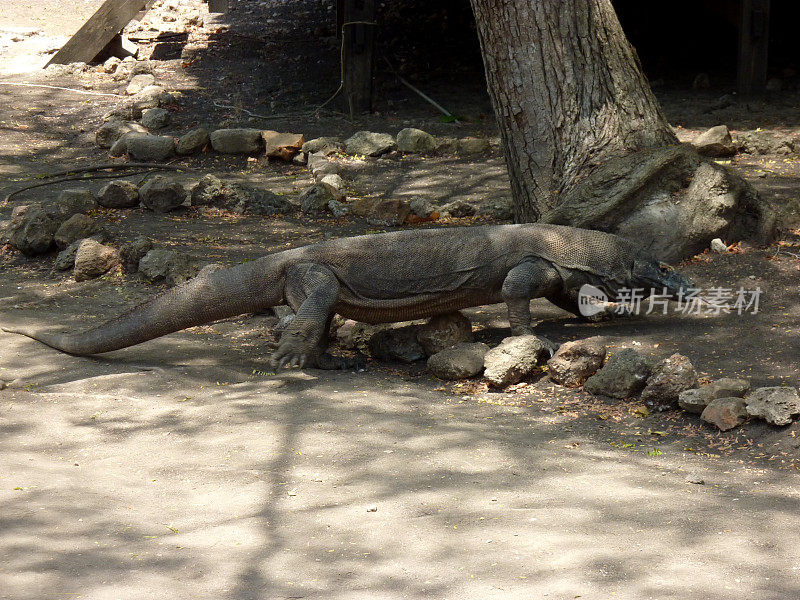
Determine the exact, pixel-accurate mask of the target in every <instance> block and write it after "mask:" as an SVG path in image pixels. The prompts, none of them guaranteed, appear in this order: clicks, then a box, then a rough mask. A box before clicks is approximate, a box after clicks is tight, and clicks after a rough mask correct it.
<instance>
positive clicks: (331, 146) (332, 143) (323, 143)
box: [301, 137, 344, 156]
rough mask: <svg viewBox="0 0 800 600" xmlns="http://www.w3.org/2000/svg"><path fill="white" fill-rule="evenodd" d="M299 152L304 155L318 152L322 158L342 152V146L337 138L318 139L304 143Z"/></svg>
mask: <svg viewBox="0 0 800 600" xmlns="http://www.w3.org/2000/svg"><path fill="white" fill-rule="evenodd" d="M301 150H302V152H304V153H305V154H314V153H317V152H318V153H320V154H322V155H323V156H327V155H329V154H334V153H335V152H341V151H342V150H344V144H343V143H342V140H340V139H339V138H338V137H318V138H314V139H313V140H308V141H307V142H306V143H304V144H303V146H302V148H301Z"/></svg>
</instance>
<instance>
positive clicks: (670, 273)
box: [631, 257, 695, 298]
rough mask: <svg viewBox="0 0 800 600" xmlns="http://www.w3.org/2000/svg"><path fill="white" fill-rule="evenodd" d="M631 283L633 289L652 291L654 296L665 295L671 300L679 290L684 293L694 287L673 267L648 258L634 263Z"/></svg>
mask: <svg viewBox="0 0 800 600" xmlns="http://www.w3.org/2000/svg"><path fill="white" fill-rule="evenodd" d="M631 283H632V284H633V286H634V287H641V288H645V289H646V290H653V292H654V293H656V294H662V293H664V290H666V293H667V294H669V295H670V296H672V297H673V298H675V297H677V296H678V295H679V293H680V292H681V290H683V292H684V293H685V292H686V291H687V290H688V289H690V288H694V287H695V285H694V283H693V282H692V280H691V279H689V278H688V277H686V276H685V275H682V274H681V273H679V272H678V271H676V270H675V268H674V267H672V266H670V265H668V264H666V263H663V262H661V261H659V260H655V259H653V258H649V257H640V258H637V259H636V260H635V261H634V265H633V270H632V272H631Z"/></svg>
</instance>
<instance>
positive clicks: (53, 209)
mask: <svg viewBox="0 0 800 600" xmlns="http://www.w3.org/2000/svg"><path fill="white" fill-rule="evenodd" d="M42 208H44V211H45V212H46V213H47V214H48V215H49V216H50V217H51V218H52V219H53V220H54V221H56V222H57V223H58V224H59V225H60V224H61V223H63V222H64V221H66V220H67V219H69V218H70V217H71V216H72V215H79V214H85V213H87V212H89V211H90V210H94V209H95V208H97V200H95V197H94V194H92V192H91V191H90V190H88V189H86V188H76V189H70V190H64V191H63V192H61V193H60V194H59V195H58V196H57V197H56V199H55V200H49V201H46V202H44V203H43V204H42Z"/></svg>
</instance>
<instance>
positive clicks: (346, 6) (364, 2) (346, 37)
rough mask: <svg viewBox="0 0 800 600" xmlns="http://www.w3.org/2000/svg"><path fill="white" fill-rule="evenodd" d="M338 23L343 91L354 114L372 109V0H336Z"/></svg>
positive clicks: (373, 16) (373, 38)
mask: <svg viewBox="0 0 800 600" xmlns="http://www.w3.org/2000/svg"><path fill="white" fill-rule="evenodd" d="M337 23H338V24H339V32H340V35H341V36H342V38H343V41H342V43H343V51H342V69H343V75H344V80H343V88H342V94H343V98H344V103H345V107H346V109H347V110H348V111H349V112H350V116H351V117H353V116H355V115H356V114H358V113H362V112H369V111H371V110H372V71H373V60H374V58H373V57H374V49H375V25H370V24H368V23H375V0H339V1H338V2H337Z"/></svg>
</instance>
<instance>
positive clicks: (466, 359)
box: [427, 343, 489, 380]
mask: <svg viewBox="0 0 800 600" xmlns="http://www.w3.org/2000/svg"><path fill="white" fill-rule="evenodd" d="M488 351H489V346H487V345H486V344H482V343H474V344H470V343H460V344H456V345H455V346H451V347H450V348H446V349H445V350H442V351H441V352H437V353H436V354H434V355H433V356H431V357H430V358H429V359H428V365H427V366H428V371H430V372H431V373H433V375H435V376H436V377H438V378H439V379H445V380H453V379H466V378H468V377H474V376H475V375H480V373H481V372H482V371H483V363H484V359H485V357H486V353H487V352H488Z"/></svg>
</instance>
